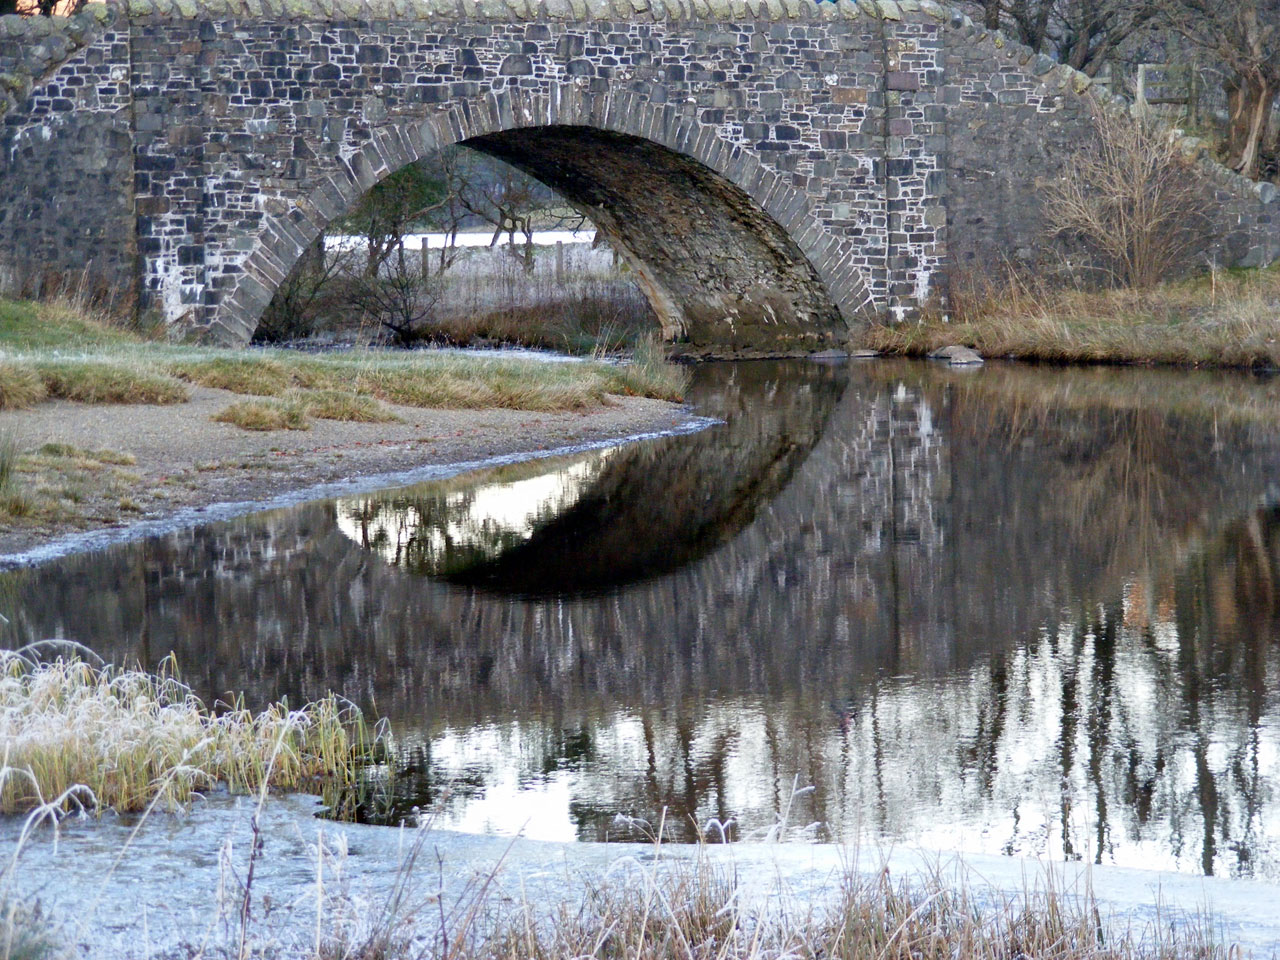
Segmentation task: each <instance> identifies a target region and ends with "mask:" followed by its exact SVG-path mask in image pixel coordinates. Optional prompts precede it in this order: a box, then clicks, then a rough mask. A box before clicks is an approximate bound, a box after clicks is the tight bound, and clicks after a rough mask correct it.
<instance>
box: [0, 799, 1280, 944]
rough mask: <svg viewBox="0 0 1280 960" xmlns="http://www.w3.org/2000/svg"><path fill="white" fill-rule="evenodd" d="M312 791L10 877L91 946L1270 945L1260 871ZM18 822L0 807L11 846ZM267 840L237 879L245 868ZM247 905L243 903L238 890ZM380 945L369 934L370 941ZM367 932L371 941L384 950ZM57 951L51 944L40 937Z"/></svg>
mask: <svg viewBox="0 0 1280 960" xmlns="http://www.w3.org/2000/svg"><path fill="white" fill-rule="evenodd" d="M316 807H317V801H316V798H314V797H309V796H306V795H302V794H293V795H288V796H282V797H271V798H269V799H268V800H267V802H266V804H265V805H264V806H263V808H262V809H261V811H260V813H259V815H258V818H257V823H258V826H257V828H256V831H255V828H254V826H253V825H252V822H251V817H252V816H253V814H254V812H255V810H256V804H255V803H253V802H252V800H251V799H248V798H235V797H228V796H227V795H226V794H214V795H213V796H211V797H210V798H209V799H208V800H207V801H205V802H202V803H200V804H198V805H197V806H196V807H195V808H194V809H193V811H192V812H191V813H190V814H188V815H176V816H170V815H153V816H152V817H151V818H149V820H148V821H147V822H146V823H144V824H143V825H142V827H141V828H139V829H136V830H135V829H134V824H133V823H132V822H130V821H129V820H128V819H126V818H116V817H112V816H106V817H104V818H103V819H101V820H98V821H75V822H70V821H68V822H65V823H64V825H63V828H62V830H61V836H60V837H59V839H58V841H57V843H56V844H55V843H54V841H53V837H52V835H51V832H50V831H40V832H39V833H37V834H35V835H33V836H32V837H31V838H30V839H29V840H28V841H27V842H26V844H25V846H24V849H23V850H22V853H21V856H20V859H19V861H18V869H17V871H16V872H15V873H14V874H13V875H12V878H11V882H10V887H9V889H10V891H11V892H12V894H13V896H14V897H15V898H17V899H18V901H19V902H23V903H28V904H29V903H31V902H33V900H34V899H35V898H36V897H39V899H40V902H41V905H42V907H43V909H44V910H45V911H46V914H45V917H46V924H47V930H48V939H49V941H51V942H52V943H55V944H57V945H58V947H60V948H61V949H63V950H65V951H66V952H68V953H71V952H74V953H75V955H77V956H82V957H86V958H94V960H123V958H132V957H137V958H142V957H180V956H201V955H202V956H219V957H220V956H237V955H240V956H244V955H246V953H244V952H241V950H240V948H241V945H243V946H244V947H247V948H248V949H249V950H250V951H251V953H249V954H248V955H252V956H264V955H265V956H275V957H279V958H289V960H292V958H297V960H303V958H307V960H314V958H316V957H348V956H349V957H381V956H395V957H420V958H424V960H445V958H454V960H475V958H489V960H556V958H564V957H591V958H597V960H609V958H622V957H626V958H639V960H647V958H659V957H671V956H679V957H715V958H722V960H768V958H782V957H814V956H825V957H837V958H842V960H1008V958H1010V957H1053V958H1058V960H1145V958H1151V960H1157V958H1166V960H1168V958H1179V957H1187V958H1193V957H1194V958H1199V960H1214V958H1226V957H1248V956H1257V957H1265V956H1269V955H1273V954H1274V952H1275V951H1276V950H1277V949H1280V924H1278V923H1277V921H1276V919H1275V915H1274V911H1273V910H1272V909H1271V907H1272V905H1273V904H1274V902H1275V897H1276V895H1277V889H1278V888H1277V886H1276V884H1274V883H1270V882H1264V881H1252V880H1238V879H1223V878H1214V877H1199V876H1192V875H1185V874H1176V873H1167V872H1160V871H1155V870H1142V869H1132V868H1124V867H1108V866H1096V865H1090V864H1089V863H1087V862H1078V861H1077V862H1071V863H1061V862H1058V863H1050V862H1044V861H1038V860H1033V859H1022V858H1017V857H1002V856H996V855H978V854H973V855H968V854H966V855H962V856H955V855H953V854H946V853H939V852H931V851H928V850H924V849H918V848H912V847H909V846H907V845H905V844H901V845H898V846H896V847H895V848H893V849H891V850H876V849H873V848H863V849H861V850H860V849H859V848H858V847H856V846H840V845H830V844H805V843H769V844H725V845H720V844H707V845H701V846H699V845H690V844H666V845H663V846H661V847H657V846H655V845H653V844H595V843H550V842H541V841H533V840H523V839H511V838H507V837H495V836H483V835H471V834H462V833H452V832H449V831H442V830H431V831H428V832H426V833H421V834H420V833H418V832H417V831H414V830H412V829H406V830H396V829H391V828H387V827H369V826H361V825H359V824H341V823H333V822H331V821H323V820H317V819H315V816H314V813H315V810H316ZM17 826H18V824H17V822H16V821H14V820H5V821H0V837H3V838H5V839H6V840H8V841H10V842H13V841H15V840H16V834H17ZM255 836H256V837H258V838H259V839H260V842H261V847H260V848H259V849H260V851H261V854H260V856H258V858H257V860H256V863H255V867H256V872H255V874H254V878H253V881H252V884H251V888H250V889H249V890H248V891H247V892H246V890H245V885H244V884H243V879H244V877H245V876H246V873H247V863H248V858H249V856H250V850H251V849H253V847H252V844H253V842H254V838H255ZM246 902H247V903H248V909H247V910H246V909H244V906H245V903H246ZM370 944H372V946H373V947H374V949H370V948H369V945H370ZM378 948H380V949H378ZM51 955H52V956H57V955H58V954H57V953H56V952H55V953H52V954H51Z"/></svg>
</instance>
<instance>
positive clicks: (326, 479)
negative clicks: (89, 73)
mask: <svg viewBox="0 0 1280 960" xmlns="http://www.w3.org/2000/svg"><path fill="white" fill-rule="evenodd" d="M686 382H687V372H686V371H684V370H682V369H679V368H676V367H673V366H671V365H669V364H665V363H662V362H661V358H660V356H655V355H652V354H649V355H645V354H642V353H641V354H637V355H636V356H635V357H634V358H633V361H632V362H631V363H628V364H607V363H598V362H578V361H565V362H558V361H555V360H553V359H548V358H539V357H533V356H528V355H523V356H511V355H504V354H501V353H494V354H493V355H492V356H488V355H478V354H461V353H457V352H448V351H390V350H347V351H342V352H335V353H325V354H314V353H301V352H297V351H284V350H252V351H233V350H214V349H210V348H204V347H190V346H181V345H170V344H164V343H156V342H149V341H145V340H143V339H142V338H141V337H139V336H137V335H136V334H133V333H130V332H128V331H126V330H122V329H119V328H117V327H113V326H111V325H110V324H108V323H104V322H101V321H100V320H99V319H97V318H95V317H93V316H91V315H88V314H86V313H85V312H84V311H81V310H77V309H76V308H75V307H73V306H68V305H66V304H33V303H14V302H4V301H0V554H14V553H16V552H21V551H25V550H28V549H30V548H32V547H35V546H38V545H41V544H47V543H49V542H51V541H54V540H56V539H58V538H61V537H65V536H67V535H70V534H74V533H77V532H85V531H100V530H111V529H119V528H123V527H127V526H128V525H130V524H136V523H138V522H140V521H148V520H157V519H162V518H164V517H166V516H172V515H174V514H176V513H179V512H182V511H187V512H190V511H193V510H197V511H198V510H200V509H203V508H207V507H210V506H211V505H214V504H221V503H227V502H242V501H265V500H270V499H273V498H277V497H279V496H281V495H283V494H286V493H288V492H291V491H296V490H300V489H304V488H308V487H313V486H315V485H317V484H323V483H330V482H333V481H338V480H347V479H352V478H360V477H369V476H373V475H381V474H387V473H398V472H403V471H407V470H412V469H415V468H420V467H425V466H428V465H442V464H450V463H457V462H463V461H468V462H469V461H477V460H484V459H488V458H492V457H499V456H506V455H511V454H517V453H532V452H537V451H539V450H546V449H553V448H559V447H565V446H571V445H574V444H581V443H589V442H596V441H600V440H604V439H608V438H614V437H624V436H629V435H634V434H637V433H652V432H658V431H662V430H668V429H671V428H672V427H673V426H676V425H678V424H679V423H681V422H682V421H684V420H685V419H686V418H687V417H686V413H685V411H684V410H683V408H682V407H680V406H679V405H678V403H677V402H676V401H678V400H679V399H680V397H681V395H682V392H683V389H684V386H685V384H686Z"/></svg>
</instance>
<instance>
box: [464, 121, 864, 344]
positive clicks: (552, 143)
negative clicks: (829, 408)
mask: <svg viewBox="0 0 1280 960" xmlns="http://www.w3.org/2000/svg"><path fill="white" fill-rule="evenodd" d="M462 145H463V146H466V147H471V148H473V149H476V150H479V151H481V152H483V153H487V154H490V155H491V156H495V157H497V158H499V159H500V160H504V161H506V162H507V163H509V164H511V165H512V166H514V167H517V168H519V169H521V170H523V171H524V172H526V173H528V174H529V175H530V176H533V177H534V178H536V179H538V180H540V181H541V182H543V183H545V184H546V185H547V186H549V187H551V188H552V189H553V190H555V191H556V192H557V193H559V194H560V195H561V196H563V197H564V198H565V199H566V200H567V201H568V202H569V203H571V204H573V205H574V206H575V207H577V208H578V209H579V210H581V211H582V212H583V213H585V214H586V215H587V216H589V217H590V218H591V220H592V221H593V222H594V223H595V224H596V227H597V229H599V230H600V231H602V232H603V233H604V235H605V237H606V238H607V239H608V240H609V242H610V244H611V245H612V246H613V247H614V248H615V249H617V250H618V251H619V252H620V253H621V254H622V255H623V256H624V257H626V258H627V260H628V262H629V263H630V264H631V266H632V268H633V270H634V271H635V274H636V276H637V277H638V279H639V282H640V285H641V287H642V288H643V290H644V291H645V294H646V296H648V298H649V302H650V304H651V305H652V306H653V308H654V312H655V313H656V314H657V316H658V319H659V322H660V323H661V324H662V328H663V334H664V335H665V337H666V338H667V339H669V340H674V341H676V342H677V343H679V344H681V345H682V346H683V347H684V348H685V349H687V350H689V351H691V352H694V353H698V354H707V353H712V354H714V353H717V352H720V351H727V352H733V353H738V354H741V353H744V352H745V353H754V352H761V353H780V352H797V353H806V352H812V351H814V350H821V349H824V348H827V347H834V346H838V345H839V344H840V343H842V342H843V338H842V337H841V336H840V334H842V333H843V331H844V328H845V325H844V323H843V321H842V320H841V317H840V312H839V310H838V309H837V307H836V306H835V304H834V303H833V302H832V300H831V297H830V295H829V294H828V293H827V291H826V290H825V288H824V287H823V285H822V280H821V279H820V278H819V277H818V275H817V273H816V271H815V270H814V269H813V267H812V265H811V264H810V263H809V262H808V260H807V259H805V256H804V254H803V253H802V252H801V251H800V249H799V247H797V246H796V244H795V241H793V240H792V239H791V238H790V237H788V236H787V234H786V233H785V232H784V231H783V230H782V228H781V227H779V226H778V224H777V223H775V222H774V221H773V220H772V219H770V217H769V215H768V214H767V213H765V212H764V211H763V210H762V209H761V208H760V207H759V205H758V204H756V203H755V202H754V201H752V199H751V198H750V197H749V196H747V194H746V193H745V192H744V191H743V190H741V189H740V188H739V187H737V186H735V185H734V184H732V183H730V182H729V181H727V180H726V179H724V178H723V177H720V176H717V175H716V174H715V173H713V172H712V171H711V170H709V169H708V168H707V167H706V166H704V165H703V164H701V163H699V162H698V161H696V160H693V159H692V158H690V157H688V156H685V155H682V154H679V153H676V152H675V151H672V150H669V149H667V148H666V147H663V146H660V145H658V144H656V143H654V142H653V141H651V140H644V139H641V138H639V137H634V136H630V135H628V134H620V133H613V132H610V131H604V130H596V129H592V128H590V127H577V126H557V127H538V128H522V129H517V130H511V131H506V132H503V133H495V134H487V135H485V136H481V137H476V138H474V139H471V140H465V141H463V144H462Z"/></svg>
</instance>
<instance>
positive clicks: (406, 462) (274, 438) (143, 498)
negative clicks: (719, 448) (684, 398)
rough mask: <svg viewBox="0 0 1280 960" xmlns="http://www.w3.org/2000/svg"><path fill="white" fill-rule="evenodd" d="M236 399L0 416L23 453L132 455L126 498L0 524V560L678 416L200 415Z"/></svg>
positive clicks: (618, 409) (620, 401)
mask: <svg viewBox="0 0 1280 960" xmlns="http://www.w3.org/2000/svg"><path fill="white" fill-rule="evenodd" d="M243 399H244V398H243V397H242V396H239V395H236V394H232V393H229V392H227V391H223V390H213V389H208V388H204V387H193V388H192V389H191V400H190V402H188V403H183V404H177V405H174V406H146V405H102V406H87V405H83V404H76V403H68V402H54V403H45V404H41V405H39V406H37V407H35V408H32V409H29V410H16V411H3V412H0V432H6V431H7V432H9V433H10V434H11V435H12V436H14V438H15V439H16V440H17V443H18V445H19V446H20V447H21V448H22V449H24V450H30V449H35V448H38V447H40V446H41V445H43V444H47V443H62V444H69V445H71V446H74V447H78V448H82V449H86V450H110V451H114V452H118V453H123V454H128V455H129V456H131V457H133V458H134V459H135V460H136V462H135V463H133V464H130V465H128V466H127V468H125V469H126V470H127V472H128V474H130V475H131V476H130V478H129V479H128V481H127V483H128V486H129V490H128V496H127V498H121V497H120V495H119V490H118V489H115V490H112V491H107V490H105V489H103V490H96V489H90V490H88V491H87V493H86V495H85V496H84V497H83V499H82V500H81V501H80V502H78V503H75V504H69V505H68V507H67V510H66V513H65V515H64V516H59V517H58V518H56V519H38V520H35V519H33V520H31V521H17V522H14V523H11V524H9V525H7V526H6V527H5V528H4V529H0V557H2V556H6V555H11V554H14V553H19V552H22V551H26V550H29V549H31V548H33V547H38V546H40V545H42V544H46V543H50V542H52V541H54V540H57V539H59V538H61V537H64V536H66V535H67V534H71V533H76V532H81V531H93V530H103V529H110V528H120V527H125V526H128V525H129V524H130V523H135V522H141V521H154V520H157V519H162V518H164V517H166V516H169V515H172V514H175V513H178V512H180V511H184V510H188V511H189V510H190V509H192V508H199V507H206V506H209V505H212V504H218V503H227V502H233V501H235V502H240V501H246V500H268V499H272V498H276V497H279V496H281V495H284V494H287V493H289V492H290V491H294V490H301V489H304V488H307V487H311V486H314V485H316V484H321V483H327V482H332V481H337V480H345V479H353V478H358V477H364V476H372V475H376V474H383V473H393V472H397V471H404V470H410V469H413V468H415V467H423V466H428V465H432V464H447V463H456V462H461V461H471V460H479V459H484V458H487V457H494V456H502V455H506V454H513V453H519V452H536V451H538V450H547V449H553V448H556V447H563V446H567V445H571V444H576V443H587V442H591V441H598V440H603V439H607V438H610V437H622V436H627V435H631V434H636V433H644V432H653V431H660V430H666V429H670V428H672V427H674V426H677V425H678V424H680V423H681V422H682V421H684V420H686V419H687V418H688V413H687V411H686V410H685V408H683V407H681V406H679V405H677V404H673V403H667V402H665V401H661V400H649V399H643V398H636V397H620V398H616V399H615V400H613V401H611V403H610V404H609V405H607V406H603V407H597V408H595V409H591V410H586V411H581V412H569V413H534V412H530V411H527V410H425V409H420V408H416V407H392V409H393V410H394V411H395V412H396V414H398V415H399V416H400V418H401V420H402V422H400V423H349V422H339V421H331V420H317V421H315V422H314V424H313V426H312V428H311V429H310V430H305V431H285V430H281V431H272V432H267V433H253V432H248V431H245V430H241V429H239V428H237V427H234V426H231V425H230V424H226V423H218V422H215V421H214V420H212V419H210V417H211V416H212V415H213V414H214V413H216V412H218V411H219V410H222V409H223V408H225V407H227V406H229V405H230V404H232V403H234V402H236V401H238V400H243ZM104 486H105V485H104ZM125 501H127V502H125ZM122 504H123V505H122Z"/></svg>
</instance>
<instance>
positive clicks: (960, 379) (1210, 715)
mask: <svg viewBox="0 0 1280 960" xmlns="http://www.w3.org/2000/svg"><path fill="white" fill-rule="evenodd" d="M1276 392H1277V384H1275V383H1273V382H1272V381H1269V380H1265V379H1261V378H1255V377H1250V376H1244V375H1237V374H1228V373H1206V372H1171V371H1152V370H1145V371H1144V370H1124V369H1106V368H1098V369H1083V370H1081V369H1074V370H1065V369H1050V368H1035V367H1026V366H1016V365H1005V364H999V363H989V364H987V365H986V366H985V367H984V368H983V369H980V370H959V369H953V368H949V367H947V366H945V365H938V364H923V363H910V362H889V361H875V362H865V363H851V364H849V363H818V362H811V361H779V362H764V361H761V362H751V363H739V364H707V365H702V366H699V367H698V368H696V370H695V381H694V385H693V388H692V390H691V397H690V404H691V406H692V408H693V410H694V411H695V412H696V413H698V414H702V415H705V416H709V417H713V418H716V419H717V420H718V421H719V423H718V424H717V425H715V426H712V427H710V428H708V429H705V430H702V431H699V432H696V433H691V434H687V435H683V436H672V437H662V438H657V439H651V440H646V441H642V442H639V443H633V444H628V445H623V446H617V447H611V448H607V449H603V450H589V451H583V452H580V453H575V454H569V455H566V456H562V457H555V458H551V459H543V460H538V461H530V462H524V463H517V464H509V465H504V466H501V467H496V468H493V469H490V470H487V471H484V472H481V473H479V474H468V475H465V476H461V477H454V478H451V479H447V480H438V481H434V482H431V483H427V484H422V485H418V486H414V487H408V488H402V489H396V490H386V491H380V492H376V493H372V494H368V495H361V496H354V497H348V498H344V499H337V500H331V501H324V502H317V503H308V504H303V505H301V506H297V507H291V508H288V509H281V510H274V511H270V512H264V513H258V514H253V515H250V516H247V517H242V518H240V519H236V520H233V521H229V522H224V523H218V524H211V525H208V526H205V527H200V528H194V529H190V530H184V531H178V532H173V533H170V534H167V535H165V536H162V537H158V538H153V539H149V540H144V541H138V542H133V543H125V544H121V545H118V546H115V547H112V548H110V549H108V550H105V551H99V552H95V553H86V554H79V555H73V556H69V557H65V558H62V559H59V560H56V561H53V562H50V563H47V564H44V565H41V566H37V567H34V568H31V569H25V570H17V571H12V572H8V573H5V574H3V575H0V613H2V614H3V616H4V617H5V624H4V625H3V628H2V630H3V632H2V633H0V637H3V640H4V642H5V643H6V644H7V645H9V646H18V645H21V644H24V643H27V642H30V641H32V640H37V639H42V638H46V637H50V636H62V637H68V638H73V639H76V640H78V641H81V642H83V643H85V644H87V645H88V646H90V647H91V648H93V649H94V650H95V651H97V652H98V653H99V654H100V655H101V656H103V657H104V658H106V659H107V660H109V661H113V662H116V663H132V662H140V663H142V664H143V665H144V666H155V665H156V664H157V663H158V662H159V661H160V660H161V659H162V658H164V657H165V656H167V655H168V654H169V653H170V652H171V651H172V652H173V653H174V654H176V657H177V661H178V664H179V666H180V669H181V672H182V675H183V677H184V679H185V680H186V681H187V682H188V683H190V684H191V685H192V687H193V688H194V689H195V691H196V692H197V693H198V694H200V695H201V696H203V697H205V698H208V699H215V698H220V697H221V698H226V697H228V696H231V695H236V694H243V695H244V696H245V697H246V700H247V701H248V703H249V704H250V705H252V704H254V703H261V702H265V701H267V700H272V699H276V698H279V697H282V696H288V697H289V698H290V699H291V700H292V701H294V702H297V701H299V700H301V699H303V698H312V697H316V696H319V695H321V694H323V693H325V692H326V691H328V690H335V691H337V692H340V693H342V694H343V695H345V696H347V697H349V698H350V699H351V700H353V701H354V702H356V703H357V704H359V705H360V706H361V707H363V708H364V709H365V710H366V711H367V712H368V713H370V714H372V715H375V716H378V717H385V718H386V719H387V721H388V723H389V725H390V729H391V731H392V733H393V735H394V738H395V742H396V749H397V758H398V759H397V774H396V776H395V778H394V782H393V783H390V784H389V785H387V788H388V790H389V792H390V795H389V796H388V797H385V798H384V799H383V801H382V802H381V803H380V804H377V805H374V807H371V808H370V809H367V810H365V814H366V815H367V816H370V817H375V818H379V819H383V820H387V821H391V822H394V821H395V820H397V819H398V818H399V817H401V816H402V815H405V814H407V813H408V811H410V810H411V809H412V808H413V807H419V808H422V809H434V810H436V811H438V820H437V823H438V824H439V825H440V826H442V827H445V828H449V829H454V830H460V831H466V832H472V833H496V834H502V835H506V834H512V835H514V834H516V833H523V834H524V835H525V836H527V837H530V838H533V839H548V840H578V841H599V840H636V839H642V838H643V837H645V836H647V835H649V834H652V833H653V832H654V831H655V830H657V829H658V824H659V823H660V822H661V823H662V824H663V830H664V831H665V834H666V836H667V837H668V838H669V839H672V840H678V841H688V840H695V839H698V838H704V839H708V840H712V841H715V842H718V841H720V840H722V839H727V840H730V841H741V840H759V839H776V838H786V839H811V840H814V841H831V840H840V841H846V840H855V839H869V840H874V841H877V842H889V843H910V844H918V845H920V846H924V847H927V848H929V849H936V850H945V851H959V852H964V853H971V854H976V855H984V856H985V855H1008V856H1040V857H1046V858H1049V859H1054V860H1066V861H1074V860H1081V861H1084V862H1092V863H1096V864H1103V865H1115V866H1139V867H1143V868H1155V869H1165V870H1172V871H1178V872H1183V873H1187V874H1213V875H1220V876H1230V877H1243V878H1258V879H1267V880H1280V801H1278V800H1277V792H1278V789H1280V696H1278V694H1277V683H1276V680H1277V676H1278V675H1280V656H1278V653H1277V651H1278V649H1280V648H1278V646H1277V642H1276V641H1277V637H1278V636H1280V429H1277V427H1276V426H1275V425H1273V424H1267V423H1265V421H1261V420H1260V419H1259V418H1258V416H1257V411H1258V410H1259V409H1266V408H1267V407H1268V405H1272V406H1274V402H1275V396H1276Z"/></svg>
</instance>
